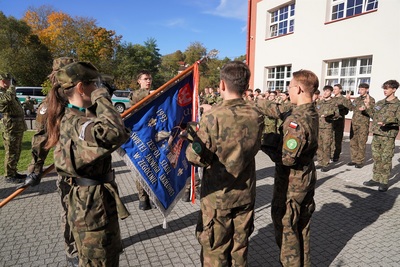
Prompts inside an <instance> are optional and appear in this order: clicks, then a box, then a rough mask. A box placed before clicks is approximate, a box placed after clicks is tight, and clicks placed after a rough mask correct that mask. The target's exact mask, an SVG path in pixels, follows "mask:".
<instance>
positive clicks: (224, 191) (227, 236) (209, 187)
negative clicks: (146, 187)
mask: <svg viewBox="0 0 400 267" xmlns="http://www.w3.org/2000/svg"><path fill="white" fill-rule="evenodd" d="M262 122H263V119H262V115H261V114H260V112H259V111H258V110H257V108H256V107H255V106H254V105H251V104H248V103H246V102H245V100H243V99H242V98H238V99H231V100H224V101H223V102H222V103H220V104H217V105H216V106H215V107H214V108H213V109H211V110H209V111H207V112H205V113H204V114H203V116H202V118H201V120H200V127H199V131H198V132H197V134H198V138H199V140H200V142H201V143H202V144H203V146H204V151H207V153H206V152H204V153H200V155H199V154H197V153H196V152H195V151H194V148H193V146H191V145H189V146H188V148H187V150H186V156H187V158H188V160H189V161H190V162H191V163H192V164H194V165H196V166H200V167H205V169H204V175H203V178H202V180H201V201H200V209H201V210H200V215H199V220H198V223H197V227H196V236H197V239H198V241H199V243H200V244H201V246H202V251H201V262H202V265H203V266H212V267H214V266H247V251H248V239H249V236H250V235H251V233H252V231H253V227H254V224H253V221H254V202H255V193H256V172H255V171H256V169H255V158H254V157H255V155H256V154H257V152H258V150H259V147H260V137H261V132H262V124H263V123H262ZM193 144H194V143H193Z"/></svg>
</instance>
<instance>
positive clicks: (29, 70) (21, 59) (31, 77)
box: [0, 12, 52, 86]
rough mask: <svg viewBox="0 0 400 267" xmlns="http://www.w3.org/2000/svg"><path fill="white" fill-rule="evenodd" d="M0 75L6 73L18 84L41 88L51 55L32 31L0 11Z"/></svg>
mask: <svg viewBox="0 0 400 267" xmlns="http://www.w3.org/2000/svg"><path fill="white" fill-rule="evenodd" d="M0 58H1V60H0V72H9V73H11V74H12V75H13V76H14V78H15V79H16V80H17V82H18V84H19V85H28V86H40V84H41V83H42V82H43V81H44V80H45V79H46V76H47V75H48V73H49V70H50V69H51V63H52V62H51V61H52V59H51V53H50V52H49V50H48V49H47V47H46V46H45V45H44V44H43V43H42V42H41V41H40V40H39V38H38V36H37V35H35V34H33V33H32V31H31V28H30V27H29V26H28V25H27V24H26V23H25V22H23V21H20V20H17V19H15V18H14V17H8V18H7V17H6V16H5V15H4V14H3V13H2V12H0Z"/></svg>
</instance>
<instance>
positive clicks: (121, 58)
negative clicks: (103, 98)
mask: <svg viewBox="0 0 400 267" xmlns="http://www.w3.org/2000/svg"><path fill="white" fill-rule="evenodd" d="M158 51H159V49H158V47H157V44H156V41H155V39H152V38H151V39H149V40H147V41H146V42H145V43H144V45H140V44H132V43H123V44H121V45H119V46H118V48H117V51H116V53H115V64H116V71H115V81H116V84H117V86H118V87H119V88H127V87H129V88H132V89H133V88H136V87H137V83H136V75H137V74H138V73H139V72H140V71H141V70H148V71H150V72H151V73H152V76H153V77H156V76H157V75H158V71H159V65H160V62H161V55H160V53H159V52H158ZM157 86H159V85H158V84H157V83H153V87H154V88H156V87H157Z"/></svg>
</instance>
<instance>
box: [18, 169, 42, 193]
mask: <svg viewBox="0 0 400 267" xmlns="http://www.w3.org/2000/svg"><path fill="white" fill-rule="evenodd" d="M40 180H41V178H40V176H39V175H37V174H35V173H34V172H32V173H30V174H29V175H28V176H27V177H26V179H25V182H24V183H23V184H21V185H19V186H18V187H17V189H20V188H24V187H28V186H36V185H38V184H39V183H40Z"/></svg>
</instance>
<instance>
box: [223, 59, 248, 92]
mask: <svg viewBox="0 0 400 267" xmlns="http://www.w3.org/2000/svg"><path fill="white" fill-rule="evenodd" d="M250 75H251V74H250V69H249V67H248V66H247V65H246V64H245V63H243V62H241V61H231V62H228V63H226V64H225V65H224V66H223V67H222V68H221V71H220V79H221V80H223V81H224V82H225V83H226V85H227V87H228V88H229V90H230V91H233V92H236V93H238V94H240V95H242V94H243V93H244V91H245V90H247V88H248V86H249V80H250Z"/></svg>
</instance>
